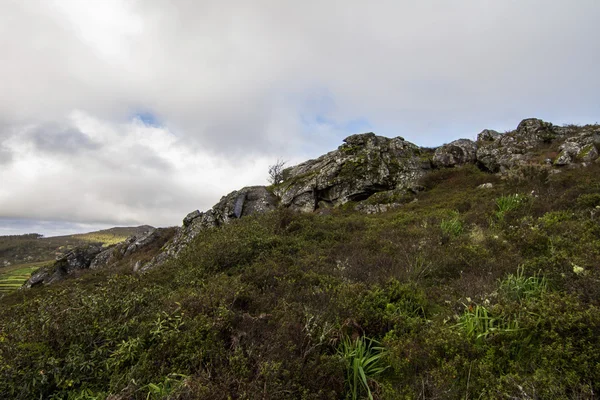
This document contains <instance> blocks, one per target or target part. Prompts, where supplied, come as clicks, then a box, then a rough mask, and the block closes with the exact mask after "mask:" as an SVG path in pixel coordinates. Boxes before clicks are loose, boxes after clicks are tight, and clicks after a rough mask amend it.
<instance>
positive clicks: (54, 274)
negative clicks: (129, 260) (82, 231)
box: [24, 227, 170, 288]
mask: <svg viewBox="0 0 600 400" xmlns="http://www.w3.org/2000/svg"><path fill="white" fill-rule="evenodd" d="M148 228H149V229H150V230H149V231H148V232H146V233H143V234H140V235H137V236H135V235H134V236H130V237H129V238H127V239H126V240H125V241H123V242H121V243H118V244H115V245H112V246H109V247H102V245H101V244H90V245H88V246H83V247H77V248H75V249H73V250H72V251H70V252H69V253H67V254H65V255H64V256H63V257H61V258H59V259H58V260H56V261H55V262H54V264H52V265H51V266H49V267H45V268H42V269H40V270H38V271H37V272H36V273H35V274H33V275H32V276H31V278H29V280H28V281H27V282H26V283H25V285H24V287H28V288H30V287H33V286H38V285H42V284H44V285H47V284H51V283H54V282H57V281H60V280H62V279H64V278H65V277H67V276H69V275H71V274H73V273H74V272H76V271H80V270H84V269H100V268H106V267H110V266H112V265H114V264H116V263H117V262H119V261H121V260H123V259H124V258H126V257H128V256H131V255H133V254H135V253H138V252H140V251H147V250H148V248H150V247H152V246H154V247H156V246H162V244H164V242H165V241H167V240H168V239H169V238H170V236H169V235H168V234H165V231H168V229H154V228H152V227H148Z"/></svg>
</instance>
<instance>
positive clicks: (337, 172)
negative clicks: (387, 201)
mask: <svg viewBox="0 0 600 400" xmlns="http://www.w3.org/2000/svg"><path fill="white" fill-rule="evenodd" d="M427 156H428V153H427V152H426V151H425V150H424V149H420V148H419V147H417V146H416V145H414V144H412V143H410V142H407V141H405V140H404V139H403V138H402V137H396V138H392V139H390V138H385V137H381V136H377V135H375V134H374V133H372V132H369V133H363V134H357V135H351V136H348V137H347V138H346V139H344V144H343V145H341V146H340V147H338V149H337V150H334V151H332V152H329V153H327V154H325V155H323V156H321V157H319V158H317V159H314V160H309V161H306V162H304V163H302V164H299V165H296V166H294V167H291V168H288V169H287V170H286V176H287V179H286V180H285V181H284V182H282V183H281V184H280V185H277V186H276V187H275V189H274V193H275V194H276V195H277V196H278V197H279V198H280V199H281V205H282V206H283V207H289V208H291V209H293V210H296V211H302V212H312V211H314V210H316V209H317V208H318V207H319V204H327V205H328V206H329V205H333V206H340V205H342V204H345V203H347V202H348V201H361V200H365V199H367V198H368V197H370V196H371V195H372V194H374V193H377V192H380V191H384V190H393V189H399V188H407V187H410V186H411V185H414V184H415V183H416V182H417V181H418V180H419V178H421V177H422V176H423V175H424V174H425V173H426V172H427V171H428V169H429V168H430V163H429V161H428V160H427V162H424V158H427Z"/></svg>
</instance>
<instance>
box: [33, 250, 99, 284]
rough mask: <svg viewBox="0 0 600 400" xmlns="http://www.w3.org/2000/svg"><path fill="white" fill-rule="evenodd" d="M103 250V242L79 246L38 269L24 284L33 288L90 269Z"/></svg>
mask: <svg viewBox="0 0 600 400" xmlns="http://www.w3.org/2000/svg"><path fill="white" fill-rule="evenodd" d="M101 252H102V245H101V244H90V245H88V246H83V247H77V248H75V249H74V250H72V251H70V252H68V253H67V254H65V255H64V256H63V257H61V258H59V259H58V260H56V261H55V262H54V264H53V265H52V266H50V267H45V268H42V269H40V270H38V271H37V272H36V273H34V274H33V275H32V276H31V278H29V280H28V281H27V282H26V283H25V285H24V286H25V287H28V288H31V287H34V286H38V285H42V284H50V283H53V282H56V281H59V280H61V279H63V278H64V277H66V276H67V275H70V274H72V273H73V272H75V271H78V270H82V269H88V268H89V267H90V264H91V263H92V261H94V258H95V257H96V256H97V255H98V254H100V253H101Z"/></svg>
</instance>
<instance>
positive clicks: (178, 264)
mask: <svg viewBox="0 0 600 400" xmlns="http://www.w3.org/2000/svg"><path fill="white" fill-rule="evenodd" d="M534 125H535V126H534ZM565 132H566V133H565ZM563 133H564V134H563ZM594 135H600V127H598V126H587V127H553V126H552V125H551V124H548V123H543V121H539V120H535V121H533V120H526V121H524V122H522V123H521V124H520V125H519V128H517V130H515V131H511V132H508V133H505V134H495V133H493V132H491V131H484V132H482V134H481V135H480V138H479V140H478V141H477V142H469V141H467V142H459V143H451V144H448V145H445V146H441V147H440V148H438V149H430V150H428V149H421V148H418V147H417V146H414V145H411V144H409V143H407V142H405V141H404V140H403V139H402V140H401V138H396V139H387V138H381V137H378V136H375V135H373V134H365V135H358V136H354V137H351V138H349V140H348V139H347V141H346V144H345V145H342V146H340V148H339V149H338V150H335V151H333V152H331V153H328V154H327V155H325V156H323V157H322V158H319V159H317V160H311V161H308V162H306V163H303V164H301V165H299V166H295V167H293V168H291V169H289V170H286V171H285V179H284V180H283V181H282V182H280V183H278V184H277V185H275V186H272V187H269V188H262V187H250V188H244V189H241V190H239V191H235V192H233V193H231V194H229V195H227V196H225V197H224V198H223V199H221V201H220V202H219V203H218V204H217V205H215V207H213V208H212V209H211V210H208V211H205V212H199V211H194V212H192V213H190V215H188V216H187V217H186V218H185V219H184V222H183V225H182V227H181V228H179V229H178V230H177V231H176V232H170V234H169V235H167V234H164V235H163V236H162V242H160V241H157V240H152V241H149V242H148V243H153V244H152V245H150V244H149V245H148V246H149V248H148V250H147V251H145V253H144V254H145V255H144V257H143V260H141V259H140V258H139V254H140V252H142V251H143V250H142V249H144V248H146V247H145V246H144V245H140V246H138V247H136V248H135V249H134V250H132V251H131V252H130V253H129V255H125V254H127V249H129V248H130V245H128V246H123V247H118V246H119V245H117V246H114V247H113V248H111V249H112V250H111V249H107V250H106V251H105V252H102V254H105V255H104V256H103V257H105V256H106V257H109V256H115V254H117V255H118V254H121V255H122V258H120V259H119V261H118V262H108V263H106V264H105V266H104V267H101V268H90V265H92V264H87V266H84V268H83V269H81V270H78V271H74V270H73V271H70V272H65V273H64V274H63V275H61V279H46V280H44V279H42V280H40V281H39V282H40V283H39V284H37V285H35V286H36V287H34V288H32V289H31V290H21V291H18V292H15V293H13V294H10V295H8V296H5V297H4V298H3V299H0V302H1V307H0V375H1V378H2V379H0V393H2V394H3V395H4V397H6V398H16V399H20V398H22V399H27V398H51V397H52V396H54V398H72V399H75V398H77V399H84V398H86V399H91V398H97V399H109V398H110V399H130V398H135V399H149V398H154V399H167V398H169V399H224V400H225V399H257V398H261V399H340V398H368V397H372V398H376V399H404V398H405V399H417V398H429V399H459V398H460V399H464V398H486V399H488V398H490V399H503V398H506V399H511V398H520V399H528V398H530V399H593V398H595V396H597V395H596V393H598V392H599V391H600V386H599V382H600V362H599V360H600V350H599V349H600V335H598V332H600V313H599V311H600V310H599V307H600V268H599V266H600V225H599V224H598V218H599V217H600V180H599V179H598V177H599V176H600V163H598V162H596V161H595V160H596V159H597V158H598V155H597V150H598V148H597V146H598V145H599V144H600V140H597V137H596V136H594ZM576 138H579V139H577V140H581V141H583V142H582V143H580V142H577V141H576V140H575V139H576ZM586 138H592V139H591V140H590V142H589V143H586V142H585V141H584V140H587V139H586ZM565 143H566V145H565ZM472 144H475V146H472ZM575 144H576V145H575ZM590 144H591V146H592V147H591V148H590V147H587V146H589V145H590ZM575 147H577V149H578V150H574V148H575ZM594 152H596V156H595V158H594V157H593V153H594ZM590 154H591V155H590ZM157 243H162V244H160V245H159V244H157ZM140 244H141V242H140ZM124 249H125V250H124ZM98 254H101V253H98ZM95 257H99V255H95V256H94V258H95ZM115 257H116V256H115ZM127 257H134V259H135V258H138V261H140V260H141V261H140V263H139V264H138V263H137V261H136V262H135V263H132V262H130V261H128V258H127ZM117 258H118V257H117ZM117 258H115V259H117ZM93 262H94V260H91V261H90V263H93ZM134 264H135V265H138V268H135V267H134ZM140 271H144V272H143V273H140ZM51 276H53V275H51V274H50V275H46V278H48V277H51Z"/></svg>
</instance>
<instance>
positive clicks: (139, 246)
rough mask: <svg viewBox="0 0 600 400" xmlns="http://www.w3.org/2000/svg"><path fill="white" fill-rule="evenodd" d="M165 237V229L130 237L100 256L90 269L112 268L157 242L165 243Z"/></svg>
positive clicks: (104, 251)
mask: <svg viewBox="0 0 600 400" xmlns="http://www.w3.org/2000/svg"><path fill="white" fill-rule="evenodd" d="M163 237H164V235H163V229H151V230H150V231H148V232H146V233H144V234H141V235H137V236H130V237H129V238H127V239H126V240H125V241H123V242H121V243H118V244H116V245H114V246H110V247H108V248H106V249H105V250H103V251H102V252H101V253H100V254H98V255H97V256H96V257H95V258H94V260H93V261H92V263H91V264H90V269H101V268H106V267H110V266H111V265H114V264H116V263H117V262H119V261H120V260H122V259H124V258H126V257H128V256H131V255H132V254H135V253H137V252H138V251H140V250H145V249H147V248H148V247H150V246H152V245H154V244H155V243H156V242H159V241H161V240H163V243H164V239H163Z"/></svg>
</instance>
